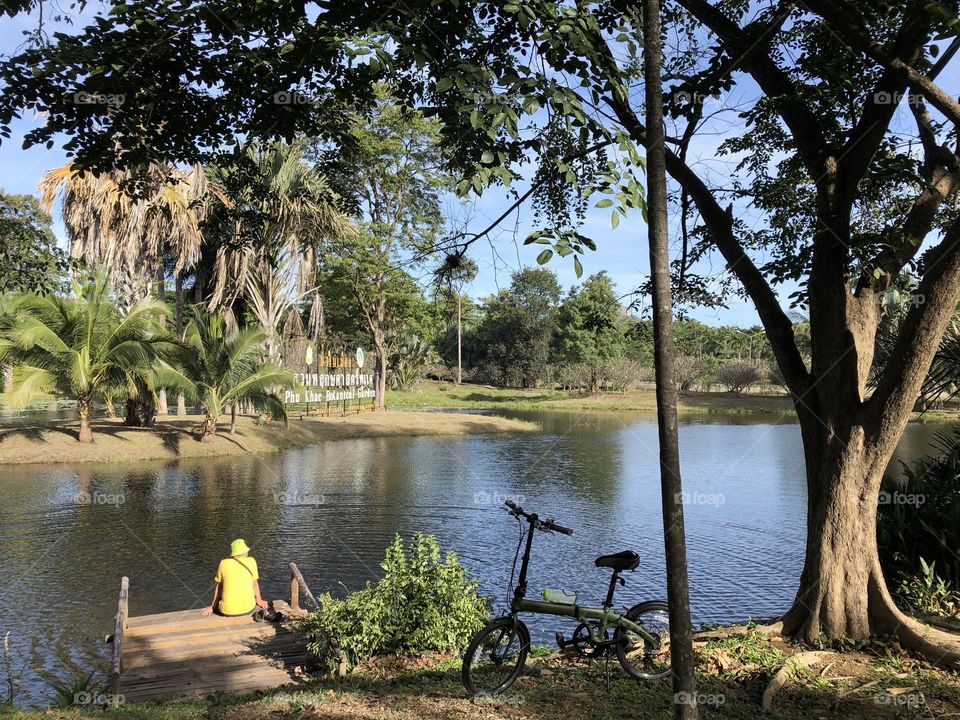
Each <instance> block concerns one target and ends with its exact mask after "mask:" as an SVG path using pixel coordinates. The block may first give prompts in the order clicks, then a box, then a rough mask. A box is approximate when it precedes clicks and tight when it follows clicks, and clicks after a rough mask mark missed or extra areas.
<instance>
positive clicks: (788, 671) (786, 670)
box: [760, 650, 836, 712]
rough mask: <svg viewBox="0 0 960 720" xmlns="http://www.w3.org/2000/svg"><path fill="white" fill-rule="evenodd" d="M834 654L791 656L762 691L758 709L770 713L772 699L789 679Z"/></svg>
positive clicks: (807, 653) (799, 654) (812, 652)
mask: <svg viewBox="0 0 960 720" xmlns="http://www.w3.org/2000/svg"><path fill="white" fill-rule="evenodd" d="M835 654H836V653H834V652H831V651H821V650H816V651H810V652H802V653H797V654H796V655H791V656H790V658H789V659H788V660H787V662H785V663H784V664H783V667H781V668H780V669H779V670H778V671H777V673H776V675H774V676H773V678H772V679H771V680H770V683H769V684H768V685H767V689H766V690H764V691H763V699H762V700H761V702H760V708H761V710H762V711H763V712H770V706H771V705H773V698H774V697H775V696H776V694H777V693H778V692H779V691H780V690H781V689H782V688H783V686H784V685H786V684H787V683H788V682H789V681H790V679H791V678H792V677H793V676H794V675H795V674H796V673H797V671H798V670H800V669H801V668H808V667H810V666H811V665H816V664H817V663H818V662H820V661H821V660H823V659H824V658H826V657H830V656H831V655H835Z"/></svg>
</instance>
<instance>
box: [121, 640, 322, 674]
mask: <svg viewBox="0 0 960 720" xmlns="http://www.w3.org/2000/svg"><path fill="white" fill-rule="evenodd" d="M286 648H297V649H299V650H300V652H303V653H306V652H307V644H306V642H305V641H304V640H303V639H302V638H298V637H296V636H295V635H290V636H280V637H274V638H265V639H264V640H263V641H259V640H257V639H255V638H253V639H251V640H238V639H218V638H213V639H210V640H207V641H206V642H204V643H191V644H186V645H183V644H176V643H167V644H164V645H140V646H137V647H133V648H131V647H129V646H128V647H127V649H126V650H125V651H124V657H125V658H127V660H126V661H125V662H128V663H131V662H133V658H138V659H139V660H140V661H142V660H143V659H144V658H152V657H181V656H182V657H214V656H216V655H217V654H221V653H233V652H251V653H260V654H264V653H270V652H275V651H276V650H282V649H286ZM125 667H126V666H125Z"/></svg>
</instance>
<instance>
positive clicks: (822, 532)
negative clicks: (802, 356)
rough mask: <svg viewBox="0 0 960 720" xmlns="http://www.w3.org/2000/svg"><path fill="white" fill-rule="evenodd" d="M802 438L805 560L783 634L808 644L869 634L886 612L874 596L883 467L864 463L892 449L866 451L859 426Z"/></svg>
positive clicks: (879, 581) (879, 584) (810, 432)
mask: <svg viewBox="0 0 960 720" xmlns="http://www.w3.org/2000/svg"><path fill="white" fill-rule="evenodd" d="M805 422H806V423H811V422H813V423H819V422H820V421H819V420H816V419H813V420H810V419H807V420H806V421H805ZM803 435H804V445H805V448H804V450H805V452H804V454H805V456H806V460H807V545H806V557H805V559H804V569H803V573H802V575H801V578H800V587H799V589H798V591H797V596H796V599H795V600H794V604H793V607H792V608H791V609H790V611H789V612H788V613H787V614H786V616H784V632H785V633H787V634H789V635H794V636H797V637H799V638H801V639H803V640H806V641H807V642H810V643H816V642H819V641H820V640H821V639H822V638H827V639H831V640H832V639H839V638H842V637H849V638H858V639H859V638H868V637H871V636H875V635H877V634H879V628H878V627H877V621H878V620H879V619H880V618H885V617H886V616H887V614H888V612H889V608H888V607H885V605H886V603H887V599H888V596H887V595H886V593H885V591H884V592H883V593H880V592H878V590H879V588H885V584H884V579H883V576H882V574H880V569H879V568H880V566H879V559H878V555H877V497H878V494H879V492H880V482H881V480H882V479H883V473H884V470H885V468H886V462H876V461H871V460H870V458H871V457H873V458H879V459H881V460H886V459H889V457H890V455H891V454H892V452H893V447H889V448H881V447H877V446H876V445H875V444H873V446H872V447H867V438H866V436H865V433H864V429H863V428H862V427H860V426H855V427H853V428H849V429H843V430H840V431H838V432H836V434H834V435H833V436H832V438H831V439H829V440H828V439H827V438H826V437H825V435H826V432H825V429H824V428H823V427H819V428H810V427H805V428H803ZM878 603H879V606H877V604H878ZM871 605H873V606H874V607H871ZM872 611H879V616H878V615H876V614H875V612H872Z"/></svg>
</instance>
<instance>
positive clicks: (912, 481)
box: [877, 426, 960, 590]
mask: <svg viewBox="0 0 960 720" xmlns="http://www.w3.org/2000/svg"><path fill="white" fill-rule="evenodd" d="M934 445H935V447H936V448H937V451H936V452H935V454H933V455H931V456H927V457H921V458H918V459H916V460H913V461H912V462H911V463H910V464H909V465H908V464H904V465H903V472H904V479H903V480H902V481H901V480H898V479H897V478H894V477H892V476H890V475H888V476H886V477H885V478H884V480H883V486H882V488H881V493H880V497H879V502H878V506H877V544H878V546H879V551H880V562H881V564H882V565H883V567H884V571H885V572H887V573H888V575H887V577H895V576H896V575H898V574H901V573H902V574H904V575H908V576H912V575H914V574H916V572H917V568H918V567H921V568H922V567H923V563H929V565H931V566H932V565H934V564H935V565H936V568H937V574H938V575H939V576H940V577H942V578H943V579H944V580H946V581H947V583H949V584H950V585H952V586H953V587H954V588H957V589H958V590H960V483H958V482H957V478H958V477H960V426H958V427H957V428H955V429H954V430H953V432H952V433H938V434H937V436H936V440H935V442H934Z"/></svg>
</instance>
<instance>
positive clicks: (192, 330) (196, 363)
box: [179, 313, 294, 442]
mask: <svg viewBox="0 0 960 720" xmlns="http://www.w3.org/2000/svg"><path fill="white" fill-rule="evenodd" d="M264 340H265V334H264V332H263V330H262V329H260V328H244V329H237V330H235V331H232V332H231V331H230V330H229V329H228V327H227V323H226V321H225V320H224V319H223V318H222V317H221V316H219V315H200V314H199V313H197V314H196V315H195V317H194V318H193V320H192V321H191V322H190V323H189V325H187V328H186V331H185V333H184V346H185V351H184V353H183V357H182V359H181V361H180V363H179V364H180V371H181V372H182V375H183V377H184V378H185V379H186V380H187V381H189V383H190V384H191V386H192V393H191V394H195V395H196V396H197V397H198V398H199V400H200V403H201V404H202V406H203V409H204V422H203V428H202V431H201V436H200V439H201V441H203V442H210V441H212V440H213V438H214V437H215V436H216V433H217V421H218V420H219V418H220V415H222V414H223V412H224V411H225V410H226V408H227V407H228V406H229V407H230V414H231V418H230V433H231V434H233V433H234V432H235V431H236V413H237V404H238V403H240V402H248V403H251V404H252V405H253V407H254V408H256V409H257V410H259V411H261V412H267V413H269V414H270V415H271V417H273V418H274V419H277V420H283V421H284V422H286V419H287V414H286V410H285V408H284V405H283V401H282V400H281V399H280V398H279V397H278V396H277V394H276V393H277V391H278V390H284V389H288V388H292V387H293V386H294V378H293V374H292V373H290V372H288V371H286V370H284V369H282V368H281V367H280V366H279V365H277V364H275V363H273V362H267V363H261V357H262V355H263V346H264Z"/></svg>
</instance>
